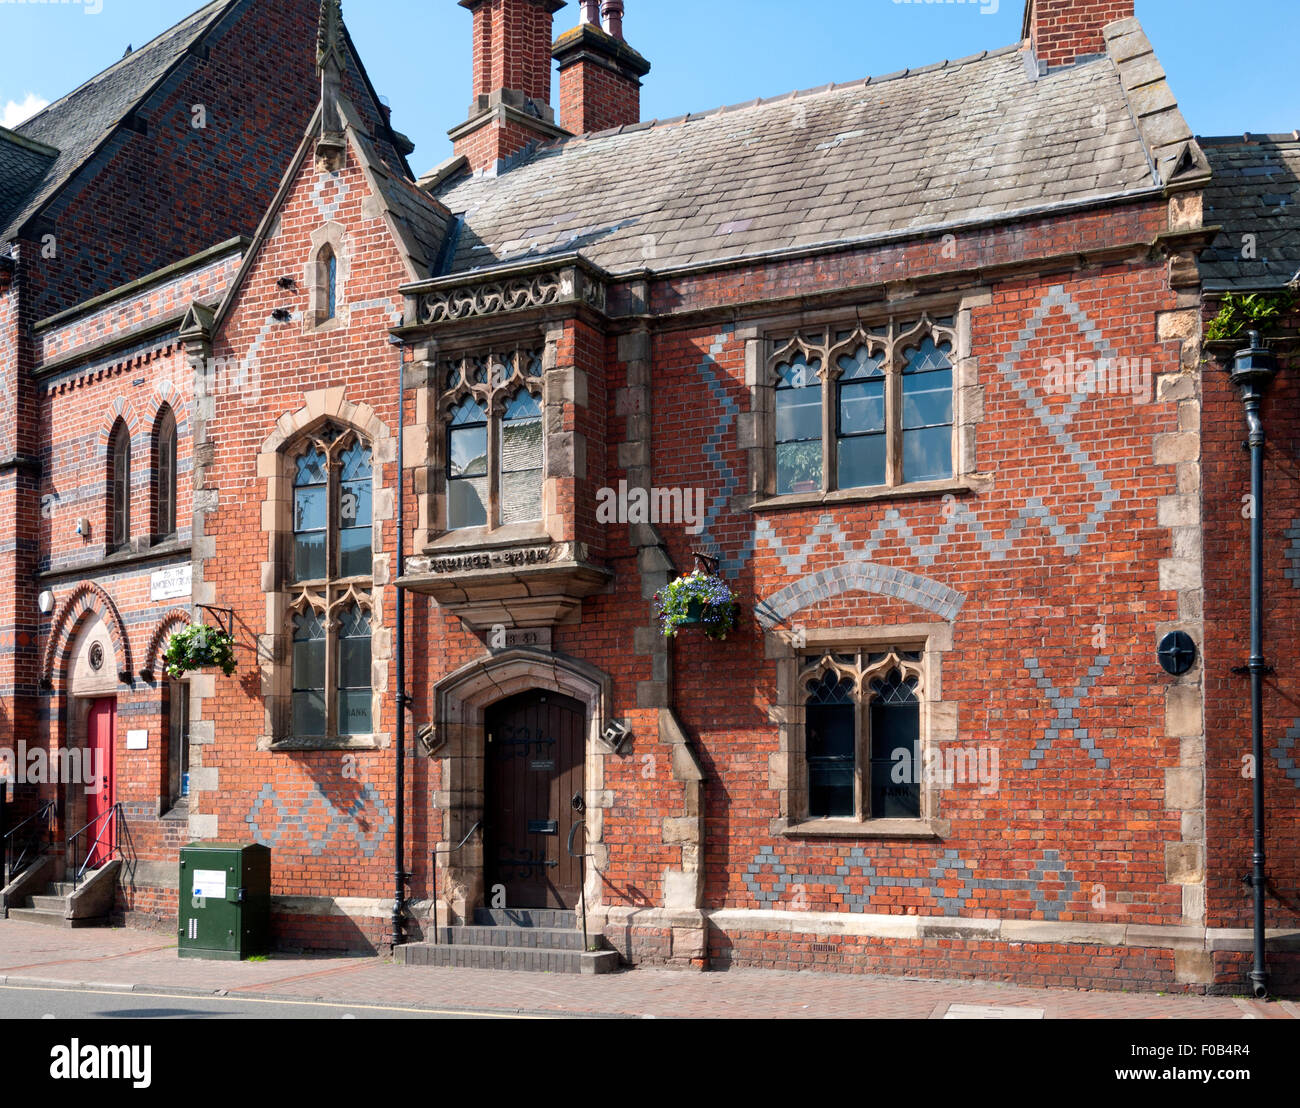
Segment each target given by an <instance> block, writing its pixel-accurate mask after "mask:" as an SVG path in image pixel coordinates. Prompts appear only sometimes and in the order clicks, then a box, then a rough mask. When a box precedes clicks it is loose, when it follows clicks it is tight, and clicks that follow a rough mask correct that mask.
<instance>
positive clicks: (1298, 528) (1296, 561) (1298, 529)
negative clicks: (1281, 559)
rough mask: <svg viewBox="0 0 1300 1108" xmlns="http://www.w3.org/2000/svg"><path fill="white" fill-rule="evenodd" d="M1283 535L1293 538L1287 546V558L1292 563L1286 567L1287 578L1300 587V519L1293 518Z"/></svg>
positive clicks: (1293, 584) (1294, 585)
mask: <svg viewBox="0 0 1300 1108" xmlns="http://www.w3.org/2000/svg"><path fill="white" fill-rule="evenodd" d="M1283 535H1284V536H1285V537H1286V538H1288V539H1290V540H1291V541H1290V542H1289V543H1287V547H1286V560H1287V561H1288V562H1289V563H1290V564H1289V565H1288V566H1287V567H1286V579H1287V580H1288V581H1290V582H1291V584H1292V586H1293V587H1295V588H1297V589H1300V519H1293V520H1292V521H1291V526H1290V527H1288V528H1287V529H1286V530H1285V531H1284V532H1283Z"/></svg>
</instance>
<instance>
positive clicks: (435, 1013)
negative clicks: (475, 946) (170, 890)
mask: <svg viewBox="0 0 1300 1108" xmlns="http://www.w3.org/2000/svg"><path fill="white" fill-rule="evenodd" d="M503 1018H504V1019H509V1018H515V1017H510V1016H495V1015H490V1014H485V1013H482V1012H466V1011H457V1010H454V1009H441V1010H437V1009H434V1010H431V1009H427V1008H398V1007H386V1006H380V1005H371V1004H324V1003H311V1002H307V1001H293V1000H262V999H248V998H244V997H210V996H203V997H192V996H170V995H168V994H166V993H139V992H131V993H127V992H115V991H113V990H110V989H47V988H39V987H35V986H19V985H0V1019H56V1020H58V1019H227V1020H228V1019H272V1020H340V1019H344V1020H346V1019H358V1020H373V1019H503Z"/></svg>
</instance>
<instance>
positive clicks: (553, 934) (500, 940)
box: [438, 924, 582, 951]
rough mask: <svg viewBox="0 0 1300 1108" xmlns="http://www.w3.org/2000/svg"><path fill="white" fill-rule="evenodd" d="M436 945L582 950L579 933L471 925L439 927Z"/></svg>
mask: <svg viewBox="0 0 1300 1108" xmlns="http://www.w3.org/2000/svg"><path fill="white" fill-rule="evenodd" d="M438 942H440V943H447V944H452V945H456V946H502V947H505V946H510V947H516V948H518V949H521V950H537V949H549V950H578V951H581V950H582V932H581V931H563V930H560V929H559V928H555V927H501V926H485V925H481V924H474V925H472V926H469V927H439V928H438Z"/></svg>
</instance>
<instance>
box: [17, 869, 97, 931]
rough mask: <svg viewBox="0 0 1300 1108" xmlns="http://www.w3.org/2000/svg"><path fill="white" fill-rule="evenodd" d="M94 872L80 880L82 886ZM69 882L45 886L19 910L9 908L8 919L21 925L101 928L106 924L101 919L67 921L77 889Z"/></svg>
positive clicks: (52, 883)
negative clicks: (43, 890) (71, 901)
mask: <svg viewBox="0 0 1300 1108" xmlns="http://www.w3.org/2000/svg"><path fill="white" fill-rule="evenodd" d="M94 872H95V871H94V870H89V871H87V873H86V874H85V876H84V877H83V878H82V884H84V883H85V882H86V881H87V880H88V879H89V878H90V877H91V876H93V875H94ZM77 887H78V886H77V885H74V884H73V882H71V881H51V882H50V883H49V884H48V885H46V886H45V892H43V893H37V894H33V895H32V896H29V897H28V898H27V903H26V904H24V905H23V907H21V908H10V909H9V918H10V919H16V920H20V921H21V922H23V923H40V924H44V925H45V926H46V927H102V926H103V925H104V924H106V923H107V922H108V920H107V919H103V918H93V919H91V918H87V919H68V918H67V912H68V906H69V901H70V899H71V897H72V893H73V891H74V890H75V889H76V888H77Z"/></svg>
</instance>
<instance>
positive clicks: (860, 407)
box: [768, 316, 956, 496]
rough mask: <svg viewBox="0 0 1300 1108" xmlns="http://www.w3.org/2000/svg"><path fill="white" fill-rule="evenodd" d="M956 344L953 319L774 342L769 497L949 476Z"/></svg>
mask: <svg viewBox="0 0 1300 1108" xmlns="http://www.w3.org/2000/svg"><path fill="white" fill-rule="evenodd" d="M955 341H956V329H955V322H954V318H952V317H947V316H945V317H942V318H939V319H931V318H930V317H929V316H922V317H921V318H920V319H912V320H903V321H900V320H894V319H887V320H884V321H882V322H880V323H879V324H876V325H872V326H868V325H865V324H859V325H858V326H856V327H854V328H853V329H851V330H842V331H840V330H834V329H831V328H826V329H824V330H818V331H811V332H803V333H800V334H798V335H795V336H792V337H788V338H785V339H782V340H778V341H777V342H775V343H774V344H773V346H772V347H771V348H770V349H771V351H772V352H771V355H770V358H769V362H768V368H769V374H770V375H769V377H768V385H769V387H770V388H771V390H772V393H773V400H772V408H773V413H772V416H773V421H774V426H773V429H772V433H771V438H770V440H769V441H770V442H771V443H772V446H773V447H774V448H775V459H774V461H775V465H774V466H773V467H772V469H773V473H772V475H771V477H770V478H769V479H768V480H769V482H770V488H769V489H768V491H769V492H770V493H772V494H773V495H776V496H784V495H790V494H809V493H832V492H841V491H844V490H848V489H874V490H885V489H890V488H893V487H896V486H900V485H912V484H919V483H921V482H926V481H942V480H949V479H951V478H952V477H953V476H954V473H955V466H954V456H955V454H954V430H953V416H954V409H955V405H954V402H953V401H954V396H955V391H954V384H953V358H954V354H953V350H954V344H955ZM769 449H770V448H769Z"/></svg>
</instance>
